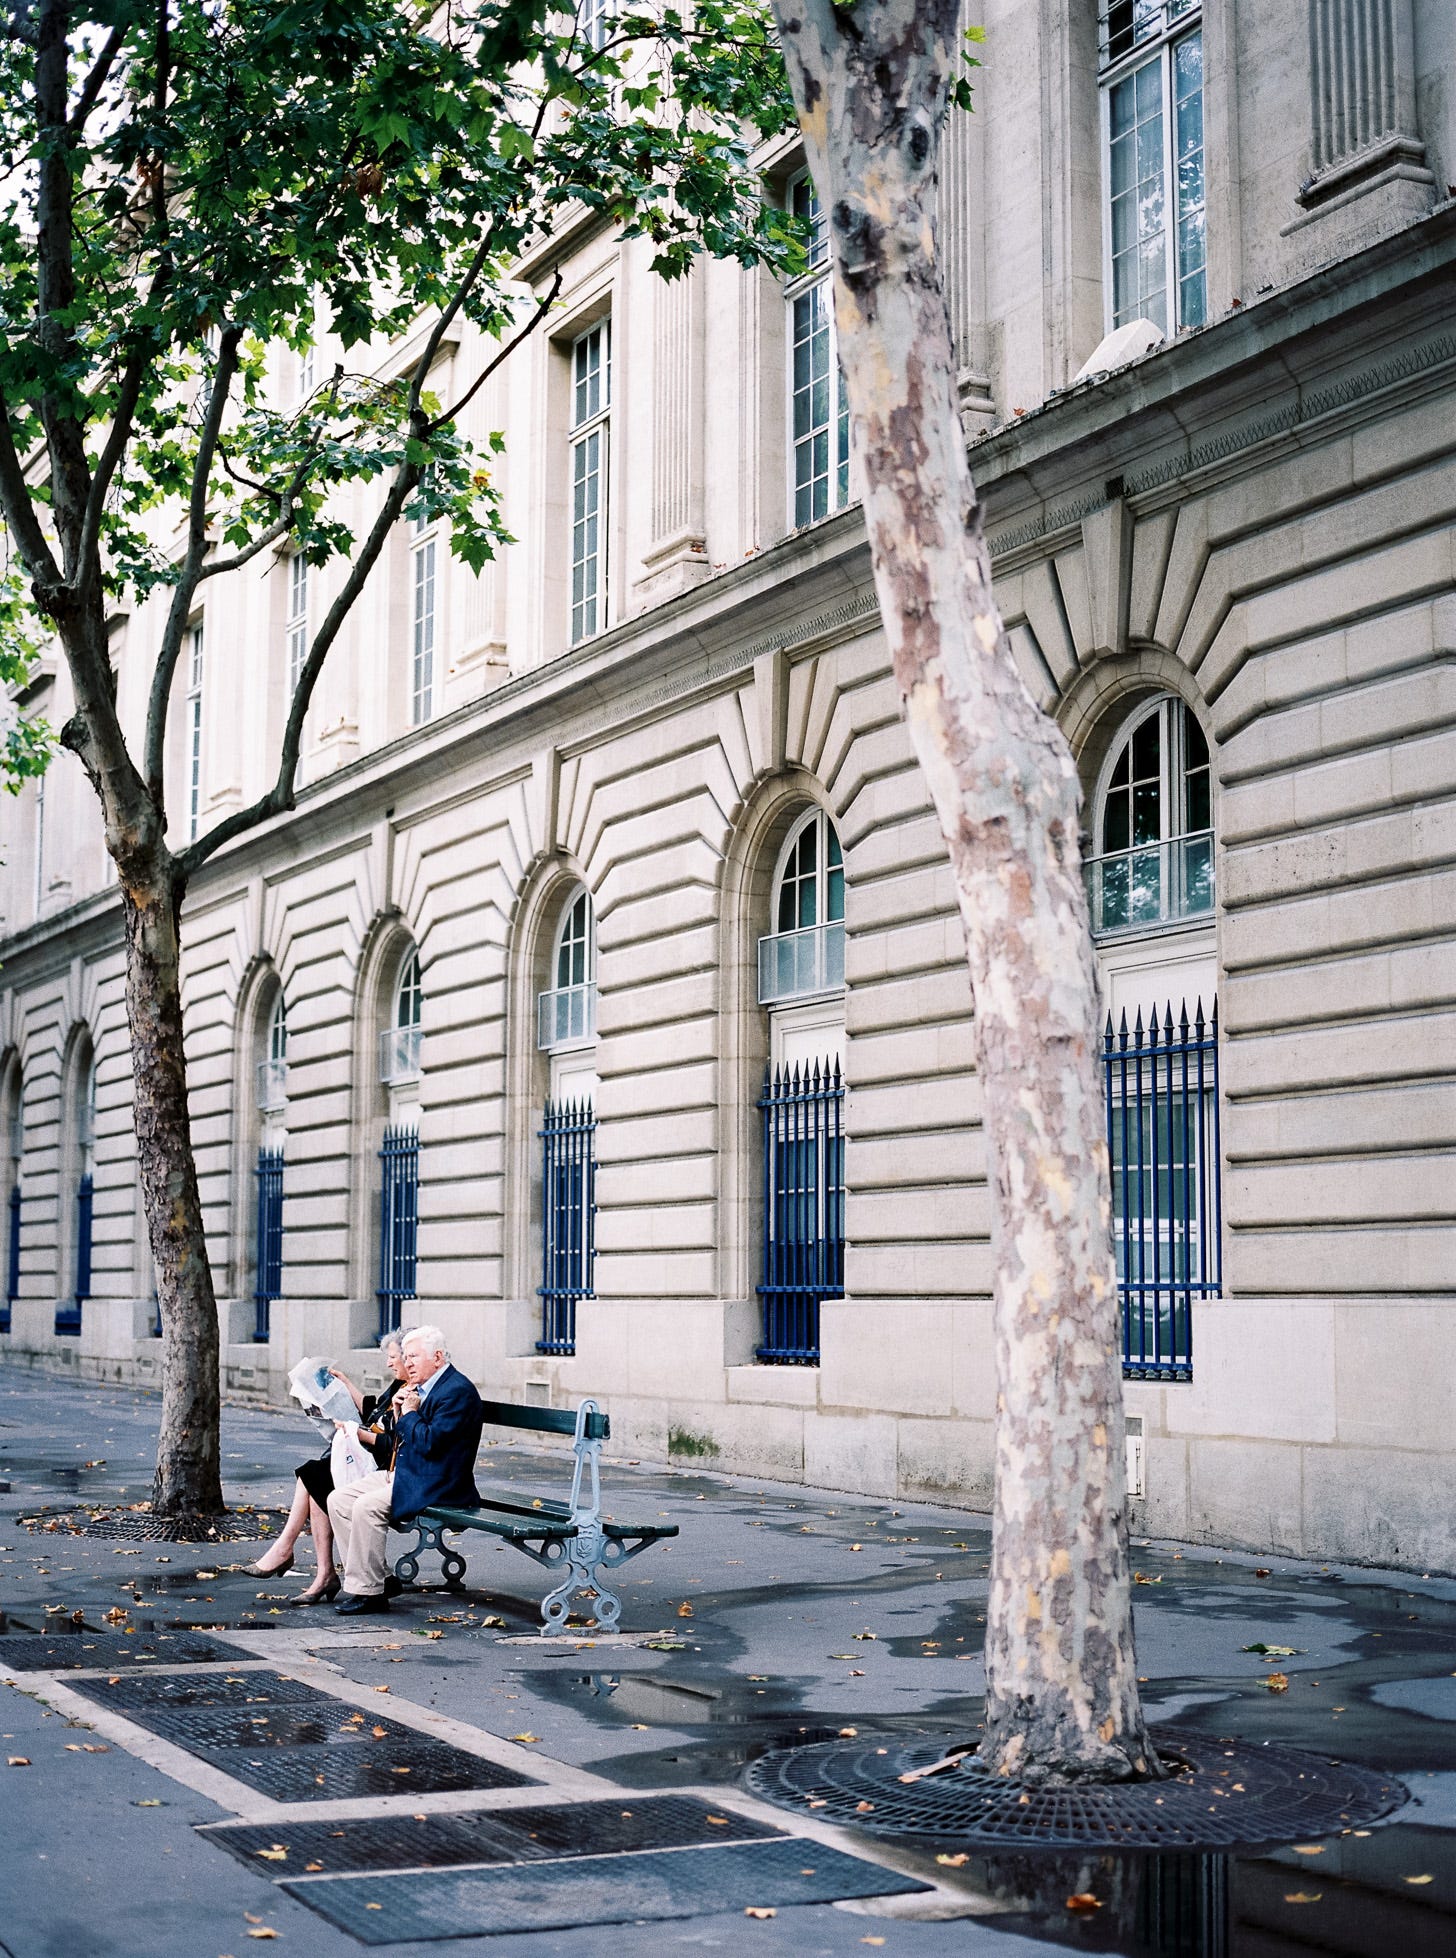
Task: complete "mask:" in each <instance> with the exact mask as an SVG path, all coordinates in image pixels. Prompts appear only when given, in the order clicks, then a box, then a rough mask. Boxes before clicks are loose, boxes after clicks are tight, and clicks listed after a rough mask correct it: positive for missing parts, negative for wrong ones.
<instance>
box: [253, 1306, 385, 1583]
mask: <svg viewBox="0 0 1456 1958" xmlns="http://www.w3.org/2000/svg"><path fill="white" fill-rule="evenodd" d="M402 1337H403V1335H402V1334H401V1333H398V1332H390V1333H386V1334H385V1335H384V1337H383V1338H382V1339H381V1340H380V1342H379V1346H380V1350H381V1352H382V1353H383V1354H384V1363H385V1365H386V1366H387V1367H388V1369H389V1371H390V1373H391V1374H392V1375H393V1376H394V1377H393V1379H392V1380H391V1381H390V1382H389V1383H388V1385H387V1386H386V1387H385V1390H384V1392H383V1393H382V1394H377V1395H376V1394H361V1393H360V1391H359V1389H358V1388H357V1387H356V1386H355V1385H354V1382H353V1381H352V1380H351V1379H350V1378H349V1376H348V1375H347V1374H346V1373H341V1372H340V1371H339V1369H338V1368H337V1367H324V1368H318V1369H315V1368H314V1365H313V1363H312V1362H309V1361H305V1362H303V1363H301V1365H300V1366H298V1367H295V1368H294V1370H293V1374H292V1375H290V1386H289V1391H290V1393H292V1394H293V1395H294V1396H295V1397H296V1398H297V1399H299V1400H300V1401H302V1402H303V1404H304V1407H305V1410H306V1411H307V1412H308V1413H310V1414H315V1415H322V1416H323V1418H325V1419H327V1420H331V1421H332V1423H333V1428H334V1432H333V1435H332V1437H331V1438H330V1441H329V1445H328V1447H327V1448H326V1449H325V1450H324V1452H323V1453H322V1455H317V1456H315V1457H314V1458H313V1459H312V1460H311V1461H307V1462H300V1464H299V1466H298V1469H297V1471H296V1477H297V1479H296V1481H295V1483H294V1488H293V1505H292V1507H291V1508H290V1510H289V1512H288V1521H287V1522H286V1523H285V1524H284V1526H283V1530H282V1533H281V1534H280V1536H279V1538H278V1540H277V1542H276V1543H272V1544H270V1545H269V1546H268V1548H267V1550H265V1551H264V1553H263V1555H262V1556H261V1557H260V1558H259V1559H258V1560H257V1562H256V1563H252V1564H245V1565H244V1566H243V1569H244V1571H245V1572H246V1573H247V1575H248V1576H250V1577H277V1576H279V1575H280V1574H281V1573H282V1572H283V1571H286V1570H291V1569H292V1568H293V1546H294V1544H295V1543H296V1542H297V1541H298V1539H299V1537H300V1536H301V1535H302V1534H303V1532H304V1531H305V1530H306V1529H307V1530H309V1531H310V1532H311V1534H312V1536H313V1547H314V1556H315V1557H316V1559H317V1561H318V1569H317V1571H316V1573H315V1575H314V1580H313V1582H312V1584H310V1585H309V1587H308V1589H307V1590H306V1591H300V1592H299V1594H298V1596H297V1597H296V1598H294V1599H293V1600H292V1602H293V1603H294V1604H296V1605H311V1604H323V1603H326V1602H327V1601H328V1600H329V1599H331V1598H334V1597H337V1595H338V1591H339V1575H338V1572H337V1571H336V1570H335V1568H334V1538H333V1531H332V1528H331V1527H330V1524H329V1511H328V1501H329V1496H330V1495H331V1493H332V1492H333V1491H334V1490H335V1489H336V1488H340V1487H342V1486H343V1485H344V1484H345V1483H347V1482H353V1481H356V1480H357V1479H358V1478H359V1477H360V1476H361V1475H367V1474H369V1473H370V1471H371V1470H373V1469H376V1468H386V1469H387V1468H388V1467H389V1465H390V1459H391V1456H392V1454H393V1449H394V1423H395V1417H396V1408H395V1404H394V1396H395V1394H396V1393H397V1392H398V1391H399V1390H400V1388H401V1387H403V1386H405V1385H406V1384H407V1383H406V1380H405V1371H404V1349H403V1347H402V1346H401V1344H400V1341H401V1338H402ZM349 1403H352V1405H353V1411H354V1415H355V1417H356V1418H354V1419H347V1418H341V1417H345V1416H346V1415H347V1414H348V1404H349Z"/></svg>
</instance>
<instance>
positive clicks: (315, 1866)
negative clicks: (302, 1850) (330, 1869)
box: [303, 1863, 323, 1870]
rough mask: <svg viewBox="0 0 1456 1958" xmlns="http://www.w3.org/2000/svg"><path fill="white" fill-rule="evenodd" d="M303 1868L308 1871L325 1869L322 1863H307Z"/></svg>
mask: <svg viewBox="0 0 1456 1958" xmlns="http://www.w3.org/2000/svg"><path fill="white" fill-rule="evenodd" d="M303 1867H304V1868H305V1869H306V1870H321V1869H322V1868H323V1864H322V1863H305V1864H304V1866H303Z"/></svg>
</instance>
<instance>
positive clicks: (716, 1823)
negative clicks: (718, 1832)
mask: <svg viewBox="0 0 1456 1958" xmlns="http://www.w3.org/2000/svg"><path fill="white" fill-rule="evenodd" d="M705 1820H707V1821H709V1822H711V1823H712V1825H713V1827H714V1828H715V1829H726V1828H727V1827H728V1818H727V1816H726V1815H709V1816H707V1817H706V1818H705Z"/></svg>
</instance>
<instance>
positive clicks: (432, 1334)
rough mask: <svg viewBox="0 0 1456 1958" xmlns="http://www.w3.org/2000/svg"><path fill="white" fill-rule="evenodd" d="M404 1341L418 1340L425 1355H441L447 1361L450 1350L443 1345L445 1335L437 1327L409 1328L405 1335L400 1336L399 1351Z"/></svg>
mask: <svg viewBox="0 0 1456 1958" xmlns="http://www.w3.org/2000/svg"><path fill="white" fill-rule="evenodd" d="M406 1340H410V1341H414V1340H418V1341H419V1343H420V1344H421V1346H423V1347H424V1349H425V1351H426V1352H427V1353H443V1354H444V1356H445V1358H446V1359H447V1360H448V1359H449V1357H450V1349H449V1348H448V1347H447V1346H446V1344H445V1335H444V1334H443V1333H442V1332H441V1331H440V1328H439V1327H438V1326H411V1327H410V1329H409V1331H408V1332H407V1333H402V1334H401V1335H400V1349H401V1351H403V1348H404V1342H405V1341H406Z"/></svg>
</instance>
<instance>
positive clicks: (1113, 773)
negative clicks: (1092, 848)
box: [1087, 696, 1214, 931]
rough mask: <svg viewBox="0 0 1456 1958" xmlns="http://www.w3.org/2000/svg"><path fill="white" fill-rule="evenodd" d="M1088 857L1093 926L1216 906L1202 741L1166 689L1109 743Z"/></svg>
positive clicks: (1122, 925)
mask: <svg viewBox="0 0 1456 1958" xmlns="http://www.w3.org/2000/svg"><path fill="white" fill-rule="evenodd" d="M1095 843H1096V854H1095V855H1094V857H1093V858H1092V860H1091V861H1090V862H1089V863H1088V866H1087V871H1088V884H1089V896H1090V901H1091V908H1092V928H1093V930H1094V931H1125V930H1129V929H1132V928H1135V927H1138V926H1142V927H1145V928H1151V927H1153V926H1156V925H1163V924H1170V923H1176V922H1178V921H1180V920H1182V919H1187V918H1195V917H1200V916H1203V915H1206V914H1207V913H1209V912H1211V911H1212V909H1213V895H1214V893H1213V795H1212V768H1211V765H1210V761H1209V753H1208V742H1207V739H1206V738H1205V736H1204V733H1203V729H1202V728H1201V727H1200V726H1199V724H1198V721H1197V719H1196V717H1195V716H1194V715H1193V714H1192V713H1191V712H1190V710H1189V709H1188V708H1187V707H1186V706H1185V705H1184V704H1183V702H1182V701H1181V700H1175V699H1173V698H1172V697H1171V696H1170V697H1167V698H1164V699H1162V700H1159V701H1156V702H1155V703H1154V704H1153V705H1152V706H1151V707H1150V708H1146V709H1144V710H1143V712H1142V713H1141V715H1140V716H1139V718H1138V719H1137V720H1136V722H1135V723H1134V724H1133V725H1132V727H1131V728H1130V729H1129V730H1128V731H1127V732H1126V733H1125V734H1124V736H1123V737H1122V739H1121V741H1120V742H1119V744H1118V746H1117V749H1116V751H1115V754H1114V757H1113V762H1112V767H1111V769H1110V771H1109V772H1108V774H1107V777H1106V781H1105V786H1104V787H1103V790H1102V797H1101V802H1100V806H1099V808H1098V811H1097V824H1096V836H1095Z"/></svg>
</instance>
